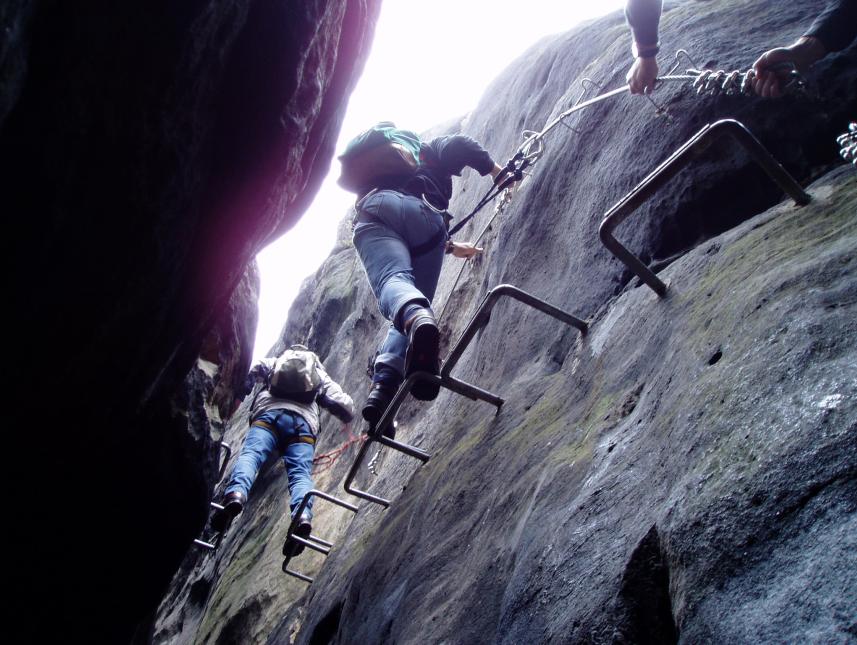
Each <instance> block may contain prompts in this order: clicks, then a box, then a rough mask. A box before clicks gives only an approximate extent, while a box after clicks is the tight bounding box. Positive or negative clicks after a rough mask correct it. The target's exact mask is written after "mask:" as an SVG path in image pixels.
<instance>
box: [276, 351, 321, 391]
mask: <svg viewBox="0 0 857 645" xmlns="http://www.w3.org/2000/svg"><path fill="white" fill-rule="evenodd" d="M319 363H320V361H319V358H318V356H316V355H315V354H314V353H313V352H311V351H309V350H308V349H306V348H305V347H304V346H303V345H292V346H291V347H290V348H289V349H287V350H286V351H285V352H283V354H282V355H281V356H280V357H279V358H277V361H276V363H274V369H273V370H271V376H270V378H269V379H268V390H269V391H270V392H271V394H273V395H274V396H275V397H277V398H280V399H293V400H295V401H301V402H304V403H310V402H311V401H313V400H314V399H315V396H316V394H317V393H318V388H319V386H320V385H321V376H320V375H319V373H318V365H319Z"/></svg>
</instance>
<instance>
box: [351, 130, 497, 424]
mask: <svg viewBox="0 0 857 645" xmlns="http://www.w3.org/2000/svg"><path fill="white" fill-rule="evenodd" d="M465 166H469V167H470V168H473V169H475V170H476V171H477V172H478V173H479V174H480V175H482V176H485V175H491V177H492V178H496V177H497V175H498V174H500V173H501V172H502V171H503V169H502V168H501V167H500V166H499V165H497V164H496V163H495V162H494V161H493V159H492V158H491V156H490V155H489V154H488V153H487V152H486V151H485V150H484V149H483V148H482V146H480V145H479V144H478V143H477V142H476V141H474V140H473V139H471V138H470V137H467V136H465V135H460V134H459V135H447V136H441V137H437V138H436V139H433V140H432V141H430V142H428V143H423V144H422V146H421V150H420V167H419V168H418V169H417V171H416V173H415V174H414V175H412V176H410V177H409V178H408V179H406V180H404V183H402V185H396V184H395V183H393V184H389V185H385V186H376V187H375V188H374V189H373V190H372V191H370V192H369V193H368V194H366V195H364V196H363V197H362V198H361V199H360V200H358V202H357V206H356V216H355V219H354V246H355V248H356V249H357V253H358V254H359V256H360V260H361V261H362V262H363V267H364V268H365V270H366V276H367V277H368V279H369V284H370V286H371V287H372V291H373V293H374V294H375V297H376V298H377V299H378V307H379V309H380V311H381V313H382V314H383V316H384V317H385V318H386V319H387V320H389V321H390V326H389V329H388V330H387V335H386V337H385V338H384V340H383V342H382V343H381V345H380V346H379V348H378V352H377V355H376V358H375V361H374V374H373V377H372V390H371V391H370V393H369V396H368V398H367V400H366V404H365V405H364V407H363V418H364V419H366V420H367V421H369V422H370V423H371V424H373V425H374V424H375V423H377V421H378V420H379V419H380V417H381V415H382V414H383V412H384V410H385V409H386V408H387V406H388V405H389V403H390V401H391V400H392V398H393V395H394V394H395V393H396V390H397V389H398V387H399V385H401V383H402V381H403V380H404V378H405V376H407V375H410V374H412V373H414V372H418V371H425V372H429V373H431V374H437V373H438V372H439V369H440V365H439V357H438V352H439V344H440V333H439V331H438V328H437V322H436V321H435V317H434V313H433V312H432V310H431V301H432V298H433V297H434V293H435V289H436V288H437V282H438V279H439V277H440V269H441V265H442V263H443V257H444V252H446V253H450V254H452V255H455V256H456V257H460V258H468V257H472V256H473V255H475V254H477V253H479V252H480V251H481V249H478V248H476V247H474V246H473V245H470V244H461V243H455V242H451V241H449V239H448V235H447V224H448V221H449V217H450V216H449V215H448V213H447V212H446V211H447V208H448V207H449V200H450V199H451V198H452V177H453V176H458V175H460V174H461V172H462V170H463V169H464V167H465ZM438 389H439V387H438V385H437V384H435V383H429V382H419V383H416V384H415V385H414V387H413V389H412V390H411V393H412V394H413V395H414V397H415V398H417V399H421V400H424V401H431V400H433V399H434V398H436V397H437V394H438Z"/></svg>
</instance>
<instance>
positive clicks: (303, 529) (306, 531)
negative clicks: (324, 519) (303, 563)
mask: <svg viewBox="0 0 857 645" xmlns="http://www.w3.org/2000/svg"><path fill="white" fill-rule="evenodd" d="M310 533H312V525H310V524H301V525H300V526H298V528H296V529H295V530H294V533H293V534H292V535H297V536H298V537H299V538H303V539H304V540H306V539H307V538H308V537H309V536H310ZM305 548H306V546H305V545H303V544H299V543H298V542H292V541H291V540H289V539H287V540H286V541H285V543H283V555H284V556H286V557H287V558H289V557H290V558H294V557H297V556H299V555H300V554H301V553H303V552H304V549H305Z"/></svg>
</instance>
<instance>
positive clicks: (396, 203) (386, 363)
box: [354, 191, 446, 387]
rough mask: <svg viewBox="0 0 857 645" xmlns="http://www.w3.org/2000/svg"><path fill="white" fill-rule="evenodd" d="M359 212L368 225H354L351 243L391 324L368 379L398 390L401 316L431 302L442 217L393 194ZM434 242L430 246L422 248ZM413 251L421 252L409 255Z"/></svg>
mask: <svg viewBox="0 0 857 645" xmlns="http://www.w3.org/2000/svg"><path fill="white" fill-rule="evenodd" d="M361 210H362V211H363V212H364V213H366V214H367V215H368V216H369V217H370V218H371V221H368V222H361V223H359V224H358V225H357V226H356V227H355V230H354V245H355V247H356V248H357V252H358V254H359V255H360V259H361V261H362V262H363V266H364V268H365V269H366V275H367V277H368V278H369V284H370V285H371V287H372V291H373V292H374V294H375V297H376V298H377V299H378V308H379V309H380V311H381V313H382V314H383V315H384V317H385V318H387V320H389V321H391V323H392V325H391V327H390V329H389V331H388V332H387V336H386V338H385V339H384V341H383V342H382V343H381V346H380V347H379V352H378V357H377V358H376V360H375V377H374V379H373V380H374V381H375V382H376V383H378V382H389V383H391V384H393V385H395V386H396V387H398V384H399V383H401V381H402V379H403V378H404V358H405V352H406V350H407V344H408V341H407V337H406V336H405V335H404V334H403V331H404V330H403V329H402V328H401V325H402V321H401V320H400V319H399V318H400V314H401V312H402V310H403V309H404V308H405V306H406V305H409V304H418V305H420V306H423V307H428V306H429V305H430V304H431V299H432V298H433V297H434V292H435V289H436V288H437V281H438V278H439V277H440V269H441V266H442V264H443V249H444V244H445V242H446V236H445V235H444V233H443V226H444V225H443V219H442V217H441V216H440V215H439V214H438V213H435V212H433V211H432V210H431V209H429V208H428V207H427V206H425V205H424V204H423V203H422V200H420V199H418V198H416V197H412V196H407V195H402V194H401V193H397V192H394V191H380V192H378V193H376V194H375V195H373V196H372V197H370V198H369V199H368V200H366V202H365V203H364V204H363V205H362V208H361ZM433 240H436V243H435V244H434V245H432V246H431V248H428V249H426V248H424V247H425V245H426V244H427V243H431V242H432V241H433ZM421 247H423V248H421ZM414 249H419V250H420V251H421V252H420V253H418V254H414V253H413V250H414Z"/></svg>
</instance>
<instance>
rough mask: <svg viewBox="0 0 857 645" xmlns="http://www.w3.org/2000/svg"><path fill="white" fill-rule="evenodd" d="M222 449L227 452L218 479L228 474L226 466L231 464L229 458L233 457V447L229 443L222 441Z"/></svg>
mask: <svg viewBox="0 0 857 645" xmlns="http://www.w3.org/2000/svg"><path fill="white" fill-rule="evenodd" d="M220 449H221V450H223V451H225V452H226V456H225V457H224V458H223V463H222V464H220V474H219V475H218V477H217V481H220V480H222V479H223V475H225V474H226V466H228V465H229V460H230V459H231V458H232V448H230V447H229V444H228V443H226V442H225V441H221V442H220Z"/></svg>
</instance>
